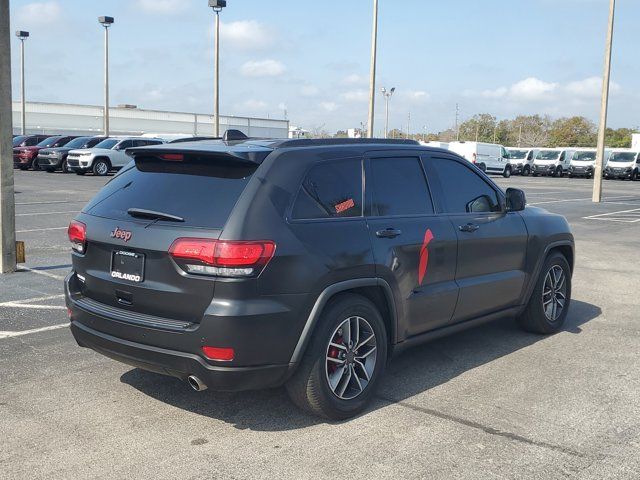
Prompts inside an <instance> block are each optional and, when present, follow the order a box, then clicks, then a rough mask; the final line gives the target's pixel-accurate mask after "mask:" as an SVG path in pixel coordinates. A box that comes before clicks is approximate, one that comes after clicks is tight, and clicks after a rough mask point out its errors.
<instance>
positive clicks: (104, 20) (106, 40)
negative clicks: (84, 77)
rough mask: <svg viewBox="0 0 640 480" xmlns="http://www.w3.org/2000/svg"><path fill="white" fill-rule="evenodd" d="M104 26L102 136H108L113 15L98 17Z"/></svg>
mask: <svg viewBox="0 0 640 480" xmlns="http://www.w3.org/2000/svg"><path fill="white" fill-rule="evenodd" d="M98 22H100V23H101V24H102V26H103V27H104V121H103V122H104V136H105V137H108V136H109V27H110V26H111V25H113V22H114V19H113V17H98Z"/></svg>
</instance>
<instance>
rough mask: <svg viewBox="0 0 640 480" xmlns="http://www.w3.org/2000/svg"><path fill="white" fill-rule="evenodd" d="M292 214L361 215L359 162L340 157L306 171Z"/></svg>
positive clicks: (297, 216) (308, 216)
mask: <svg viewBox="0 0 640 480" xmlns="http://www.w3.org/2000/svg"><path fill="white" fill-rule="evenodd" d="M292 216H293V218H294V219H317V218H336V217H360V216H362V162H361V161H360V160H355V159H354V160H341V161H337V162H331V163H323V164H321V165H316V166H315V167H313V168H312V169H311V170H309V173H308V174H307V176H306V177H305V179H304V181H303V182H302V185H301V186H300V191H299V192H298V196H297V198H296V201H295V204H294V206H293V215H292Z"/></svg>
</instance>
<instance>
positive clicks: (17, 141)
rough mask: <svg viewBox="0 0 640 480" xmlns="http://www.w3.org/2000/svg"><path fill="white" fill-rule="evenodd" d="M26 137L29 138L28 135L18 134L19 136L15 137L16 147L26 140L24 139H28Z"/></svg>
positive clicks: (14, 143) (14, 144)
mask: <svg viewBox="0 0 640 480" xmlns="http://www.w3.org/2000/svg"><path fill="white" fill-rule="evenodd" d="M26 138H27V137H26V136H24V135H18V136H17V137H15V138H14V139H13V146H14V147H17V146H19V145H20V144H21V143H22V142H24V141H25V140H26Z"/></svg>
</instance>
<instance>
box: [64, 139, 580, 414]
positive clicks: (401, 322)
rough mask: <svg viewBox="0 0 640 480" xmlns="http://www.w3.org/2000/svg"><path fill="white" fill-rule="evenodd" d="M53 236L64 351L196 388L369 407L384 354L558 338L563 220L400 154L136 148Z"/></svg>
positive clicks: (358, 147) (569, 254) (327, 144)
mask: <svg viewBox="0 0 640 480" xmlns="http://www.w3.org/2000/svg"><path fill="white" fill-rule="evenodd" d="M129 153H130V154H131V155H132V156H133V157H134V159H135V162H132V163H131V164H130V165H128V166H127V167H125V168H123V169H122V170H121V171H120V172H119V173H118V174H117V175H116V176H115V177H114V178H113V179H112V180H111V181H110V182H109V183H108V184H107V185H106V186H105V187H104V188H103V189H102V190H101V191H100V192H99V193H98V194H97V195H96V197H95V198H94V199H93V200H92V201H91V202H90V203H89V204H88V205H86V206H85V207H84V209H83V210H82V212H81V213H80V214H79V215H78V216H77V218H76V219H75V220H74V221H73V222H72V223H71V224H70V226H69V239H70V241H71V243H72V247H73V255H72V257H73V270H72V272H71V273H70V274H69V276H68V277H67V278H66V281H65V293H66V302H67V306H68V308H69V315H70V319H71V330H72V332H73V335H74V336H75V338H76V340H77V342H78V344H79V345H80V346H83V347H89V348H92V349H94V350H96V351H98V352H100V353H102V354H104V355H106V356H108V357H111V358H114V359H117V360H120V361H122V362H125V363H127V364H130V365H133V366H137V367H140V368H143V369H147V370H151V371H155V372H159V373H163V374H166V375H172V376H175V377H178V378H181V379H184V380H186V381H188V382H189V384H190V385H191V386H192V387H193V388H194V389H195V390H204V389H206V388H207V387H210V388H214V389H218V390H247V389H257V388H264V387H272V386H277V385H282V384H286V386H287V390H288V391H289V393H290V396H291V398H292V399H293V401H294V402H295V403H296V404H298V405H299V406H301V407H302V408H304V409H306V410H307V411H309V412H312V413H314V414H317V415H321V416H324V417H328V418H333V419H341V418H348V417H350V416H353V415H355V414H356V413H358V412H360V411H361V410H362V409H364V408H365V406H366V405H367V403H368V402H369V401H370V400H371V398H372V396H373V394H374V391H375V389H376V386H377V384H378V383H379V382H380V379H381V377H382V375H383V373H384V370H385V365H386V363H387V360H388V359H389V358H390V357H391V355H392V353H396V352H398V351H400V350H402V349H403V348H405V347H408V346H412V345H416V344H418V343H421V342H424V341H427V340H430V339H433V338H435V337H440V336H442V335H445V334H448V333H452V332H456V331H459V330H461V329H463V328H466V327H471V326H475V325H478V324H480V323H483V322H486V321H490V320H494V319H498V318H502V317H517V318H518V319H519V321H520V323H521V325H522V326H523V327H524V328H525V329H526V330H529V331H533V332H539V333H547V334H548V333H553V332H556V331H558V330H559V329H561V328H562V325H563V323H564V321H565V318H566V315H567V310H568V308H569V301H570V295H571V275H572V270H573V262H574V240H573V236H572V234H571V231H570V229H569V226H568V224H567V221H566V220H565V219H564V218H563V217H561V216H558V215H553V214H550V213H548V212H546V211H545V210H542V209H540V208H535V207H526V208H525V198H524V193H523V192H522V191H520V190H516V189H508V190H507V192H506V193H503V192H502V190H500V188H499V187H498V186H496V185H495V184H494V183H493V182H492V181H491V180H490V179H489V178H488V177H487V176H486V175H485V174H483V173H482V172H481V171H480V170H479V169H478V168H476V167H475V166H474V165H472V164H471V163H469V162H467V161H466V160H464V159H463V158H462V157H459V156H457V155H455V154H452V153H450V152H448V151H445V150H441V149H435V148H426V147H421V146H419V145H418V144H417V143H415V142H410V141H385V140H246V141H235V142H224V141H201V142H192V143H182V144H165V145H159V146H153V147H142V148H136V149H132V150H130V151H129Z"/></svg>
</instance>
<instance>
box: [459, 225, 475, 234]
mask: <svg viewBox="0 0 640 480" xmlns="http://www.w3.org/2000/svg"><path fill="white" fill-rule="evenodd" d="M479 228H480V227H479V226H478V225H475V224H473V223H467V224H466V225H460V226H459V227H458V230H460V231H461V232H465V233H473V232H475V231H476V230H478V229H479Z"/></svg>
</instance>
